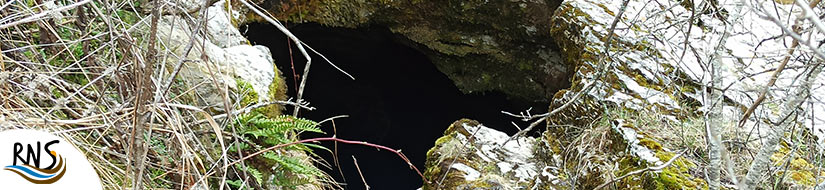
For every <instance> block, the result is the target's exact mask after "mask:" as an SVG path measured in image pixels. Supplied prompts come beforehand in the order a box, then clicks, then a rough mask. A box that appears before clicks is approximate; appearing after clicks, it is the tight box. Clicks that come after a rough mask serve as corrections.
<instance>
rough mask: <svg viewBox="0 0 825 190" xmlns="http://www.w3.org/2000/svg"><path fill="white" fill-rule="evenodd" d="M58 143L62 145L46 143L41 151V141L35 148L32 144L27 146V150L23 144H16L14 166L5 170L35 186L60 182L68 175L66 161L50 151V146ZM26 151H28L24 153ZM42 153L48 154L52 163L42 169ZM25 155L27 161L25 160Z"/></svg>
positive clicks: (54, 141)
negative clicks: (64, 175)
mask: <svg viewBox="0 0 825 190" xmlns="http://www.w3.org/2000/svg"><path fill="white" fill-rule="evenodd" d="M57 143H60V141H59V140H52V141H49V142H46V143H45V144H44V145H43V146H42V151H41V142H40V141H37V144H36V145H34V147H33V146H32V144H26V148H25V149H24V148H23V143H20V142H15V143H14V145H13V148H12V149H13V150H14V151H13V153H12V156H13V158H12V164H11V165H8V166H6V167H5V168H4V169H5V170H8V171H12V172H14V173H16V174H17V175H20V177H23V179H26V181H29V182H32V183H35V184H52V183H54V182H56V181H57V180H60V178H63V174H66V159H64V158H63V156H60V155H58V154H57V153H56V152H55V151H53V150H51V149H49V146H51V145H53V144H57ZM24 150H26V151H25V152H24ZM41 153H46V154H48V156H49V157H50V158H51V159H50V160H51V163H50V164H49V165H48V166H45V167H42V168H41V167H40V163H41V155H42V154H41ZM24 155H25V159H24V158H23V157H24ZM18 161H19V162H18ZM32 164H33V165H32Z"/></svg>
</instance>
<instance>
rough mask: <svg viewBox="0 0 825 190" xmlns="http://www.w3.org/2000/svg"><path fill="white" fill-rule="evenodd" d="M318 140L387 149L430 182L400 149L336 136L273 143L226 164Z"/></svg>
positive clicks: (233, 163)
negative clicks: (273, 144)
mask: <svg viewBox="0 0 825 190" xmlns="http://www.w3.org/2000/svg"><path fill="white" fill-rule="evenodd" d="M318 141H337V142H341V143H346V144H359V145H364V146H369V147H375V148H378V149H383V150H387V151H391V152H394V153H395V154H396V155H398V157H401V159H402V160H404V162H407V164H408V165H410V168H412V169H413V170H415V172H416V173H418V175H419V176H421V179H422V180H424V182H425V183H430V182H429V181H428V180H427V177H424V174H423V173H421V171H420V170H418V168H416V167H415V165H413V164H412V162H410V159H409V158H407V156H405V155H404V153H401V151H400V150H394V149H391V148H389V147H386V146H382V145H377V144H372V143H368V142H363V141H351V140H344V139H339V138H336V137H321V138H311V139H304V140H299V141H295V142H291V143H286V144H279V145H275V146H272V147H269V148H266V149H263V150H261V151H258V152H255V153H252V154H250V155H247V156H245V157H243V158H241V159H239V160H236V161H234V162H231V163H229V164H228V165H235V164H237V163H238V162H241V161H244V160H246V159H249V158H252V157H254V156H257V155H259V154H263V153H264V152H267V151H271V150H275V149H279V148H283V147H286V146H290V145H296V144H301V143H308V142H318Z"/></svg>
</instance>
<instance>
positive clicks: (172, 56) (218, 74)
mask: <svg viewBox="0 0 825 190" xmlns="http://www.w3.org/2000/svg"><path fill="white" fill-rule="evenodd" d="M193 6H194V5H193ZM206 14H207V15H208V16H209V18H208V19H207V22H206V26H197V25H196V24H191V23H190V22H188V21H187V20H186V19H184V18H183V17H181V16H177V15H168V16H164V17H163V18H162V19H161V21H160V22H159V24H158V37H159V39H160V40H161V41H163V42H164V45H165V46H166V48H167V49H169V52H163V53H164V55H166V56H168V57H169V59H166V60H167V65H168V66H169V67H167V68H169V71H170V72H171V71H172V68H173V67H174V66H175V65H176V64H177V63H178V62H183V65H182V67H181V70H180V74H179V76H180V80H182V81H183V82H184V83H185V84H186V86H193V87H196V88H194V90H195V92H196V93H197V94H198V95H199V96H200V98H198V99H197V100H198V101H199V102H200V103H202V104H203V105H206V106H207V107H209V108H213V109H215V110H218V111H222V110H223V107H224V105H223V102H224V99H223V97H222V95H221V94H222V93H224V89H217V88H216V87H215V85H213V83H212V81H213V80H215V82H217V83H218V84H220V85H218V86H224V85H226V86H228V87H229V88H230V89H238V87H237V83H236V79H239V80H242V81H244V82H246V83H249V84H250V85H251V87H252V89H253V90H254V92H255V94H256V96H257V98H258V100H257V101H259V102H262V101H268V100H276V99H277V98H284V94H285V90H284V88H285V86H284V85H283V84H284V82H283V80H284V79H283V78H282V77H281V76H280V75H281V74H280V72H279V71H278V70H277V69H276V68H275V67H274V60H272V55H271V54H270V51H269V48H267V47H264V46H251V45H249V44H248V43H249V42H248V41H247V40H246V39H245V38H244V37H243V36H242V35H241V34H240V32H239V31H238V29H237V28H236V27H234V26H233V25H232V22H231V20H233V19H232V18H231V17H230V14H229V13H227V12H226V9H225V5H224V3H223V1H219V2H217V3H215V4H214V5H212V6H210V7H209V8H208V9H207V12H206ZM235 19H237V18H235ZM195 27H205V28H207V29H206V30H205V31H208V33H207V34H206V36H202V35H200V34H198V33H192V29H194V28H195ZM192 34H195V36H192ZM189 43H193V44H191V46H192V48H191V50H189V52H186V50H187V49H186V47H187V46H189V45H190V44H189ZM187 53H188V54H187ZM201 84H208V85H201ZM272 110H273V111H278V110H279V109H272Z"/></svg>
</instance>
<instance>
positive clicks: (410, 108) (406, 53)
mask: <svg viewBox="0 0 825 190" xmlns="http://www.w3.org/2000/svg"><path fill="white" fill-rule="evenodd" d="M289 28H290V31H292V33H293V34H295V35H296V36H297V37H298V38H299V39H301V40H302V41H304V42H305V43H306V44H308V45H310V46H311V47H312V48H314V49H315V50H317V51H318V52H320V53H322V54H324V56H326V57H327V58H329V59H330V60H331V61H332V62H333V63H335V64H336V65H338V66H339V67H340V68H341V69H343V70H345V71H347V72H349V73H350V74H352V75H353V76H354V77H355V78H356V80H351V79H349V78H348V77H347V76H345V75H344V74H342V73H340V72H339V71H337V70H336V69H335V68H333V67H332V66H330V65H329V64H328V63H326V62H325V61H324V60H323V59H322V58H321V57H319V56H317V55H314V54H313V57H312V60H313V62H312V69H311V70H310V73H309V78H308V80H307V87H306V88H305V89H304V99H306V100H308V101H309V102H310V103H311V105H312V106H313V107H316V108H317V110H315V111H302V113H301V116H302V117H305V118H309V119H312V120H315V121H320V120H323V119H326V118H329V117H333V116H336V115H349V116H350V117H348V118H342V119H336V120H335V127H336V128H337V136H338V137H339V138H342V139H347V140H358V141H366V142H370V143H375V144H380V145H384V146H387V147H390V148H393V149H401V150H403V151H402V152H403V153H404V154H405V155H407V156H408V157H409V159H410V160H411V161H412V163H413V164H414V165H415V166H416V167H418V168H419V169H420V170H422V172H424V171H423V170H424V161H425V159H426V152H427V150H428V149H429V148H431V147H432V146H433V144H434V142H435V140H436V139H437V138H438V137H440V136H442V135H443V134H442V133H443V132H444V130H445V129H446V128H447V127H448V126H449V125H450V124H451V123H452V122H453V121H456V120H458V119H461V118H470V119H475V120H478V121H480V122H481V123H483V124H485V125H486V126H488V127H491V128H495V129H498V130H501V131H504V132H507V133H508V134H513V133H515V132H516V131H517V130H516V128H515V127H514V126H513V125H512V124H511V123H510V122H511V121H514V120H516V119H514V118H512V117H510V116H506V115H504V114H501V111H509V112H514V113H517V112H519V111H523V110H525V109H527V108H529V107H533V113H542V112H546V111H547V104H546V103H528V102H518V101H513V100H508V99H507V97H505V96H504V95H503V94H502V93H498V92H486V93H474V94H463V93H461V92H460V91H459V90H458V88H457V87H456V86H455V85H454V84H453V82H452V81H451V80H450V79H449V78H447V76H446V75H444V74H443V73H441V72H439V71H438V69H437V68H436V67H435V66H434V65H433V64H432V63H431V62H430V61H429V60H428V59H427V57H426V56H425V55H424V54H422V53H421V52H419V51H417V50H415V49H413V48H410V47H408V46H405V45H402V44H401V43H398V41H399V39H400V37H398V36H396V35H394V34H392V33H391V32H390V31H389V30H388V29H386V28H384V27H366V28H359V29H345V28H333V27H325V26H321V25H319V24H315V23H307V24H298V25H294V26H290V27H289ZM241 31H245V35H246V37H247V38H248V39H249V40H250V41H251V42H252V43H253V44H257V45H264V46H267V47H269V48H270V50H271V51H272V55H273V58H274V59H275V62H276V65H277V67H278V69H280V70H281V71H282V72H283V73H284V74H283V76H284V77H285V78H286V82H287V84H288V85H289V87H288V95H289V96H291V97H294V96H295V92H296V89H295V87H294V84H296V81H294V78H293V77H291V76H292V75H293V69H292V65H293V64H291V62H292V63H294V67H295V68H294V70H295V71H296V72H298V73H299V74H300V73H303V66H304V63H305V62H306V60H305V59H304V58H303V57H302V55H301V54H300V52H298V50H297V48H296V47H295V46H294V44H292V47H291V48H292V50H293V52H292V54H290V47H289V46H288V45H287V44H288V42H287V40H286V37H285V35H283V34H282V33H280V32H279V31H278V30H277V29H276V28H275V27H274V26H272V25H269V24H260V23H253V24H249V25H246V26H244V27H243V28H242V29H241ZM308 51H309V50H308ZM310 54H312V53H311V52H310ZM290 57H292V59H290ZM290 60H292V61H290ZM298 82H300V81H298ZM285 113H292V112H291V111H289V112H285ZM520 125H522V126H526V125H525V124H520ZM322 128H323V129H324V131H326V132H327V134H325V135H317V134H310V135H304V136H303V138H311V137H318V136H332V123H325V124H324V126H322ZM322 145H324V146H326V147H329V148H330V149H332V147H333V146H332V143H331V142H323V143H322ZM338 151H339V152H338V154H339V156H338V158H339V162H340V164H341V166H340V167H341V169H342V170H343V175H344V176H343V177H344V178H345V179H346V180H344V178H342V176H340V174H339V172H338V171H337V169H325V171H326V172H327V173H328V174H330V175H332V176H333V177H334V178H335V179H336V181H338V182H342V183H346V185H344V188H345V189H364V183H363V182H362V181H361V177H360V176H359V174H358V171H357V170H356V167H355V165H354V164H353V161H352V157H351V156H355V157H356V159H357V160H358V165H359V166H360V168H361V173H362V174H363V175H364V178H365V179H366V182H367V183H368V184H369V186H370V187H371V188H372V189H416V188H418V187H421V185H422V180H421V178H420V177H419V176H418V174H416V173H415V171H412V170H410V168H409V167H408V165H407V164H406V163H405V162H404V161H402V160H401V159H400V158H399V157H398V156H397V155H395V154H393V153H391V152H388V151H378V150H377V149H376V148H372V147H365V146H360V145H347V144H340V143H339V144H338ZM318 154H319V155H320V156H321V157H322V158H323V159H324V160H327V162H329V163H333V161H332V155H331V154H330V153H327V152H320V151H318ZM333 168H335V167H334V166H333Z"/></svg>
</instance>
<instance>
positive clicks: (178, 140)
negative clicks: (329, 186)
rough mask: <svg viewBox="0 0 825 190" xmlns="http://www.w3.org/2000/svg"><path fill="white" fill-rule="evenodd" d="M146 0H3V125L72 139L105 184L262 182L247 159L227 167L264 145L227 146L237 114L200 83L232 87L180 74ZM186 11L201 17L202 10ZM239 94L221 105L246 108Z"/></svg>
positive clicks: (194, 18) (173, 186)
mask: <svg viewBox="0 0 825 190" xmlns="http://www.w3.org/2000/svg"><path fill="white" fill-rule="evenodd" d="M139 2H145V1H134V2H132V1H125V0H116V1H80V2H75V1H68V0H58V1H56V2H55V4H52V5H49V3H44V1H42V0H23V1H8V2H3V3H0V51H2V53H0V128H2V129H3V130H5V129H12V128H25V129H39V130H47V131H51V132H53V133H55V134H58V135H59V136H62V137H64V138H65V139H67V140H68V142H70V143H71V144H73V145H74V146H76V147H78V148H79V149H80V150H81V152H83V153H85V154H86V156H87V158H88V159H89V161H90V162H91V164H92V166H93V167H94V168H95V169H96V171H97V173H98V174H99V175H100V178H101V182H102V185H103V186H104V188H105V189H120V188H132V187H134V186H142V187H151V188H166V189H188V188H195V187H203V188H210V189H218V188H221V189H222V188H227V187H229V186H228V185H226V183H225V182H226V181H227V180H232V179H235V180H240V181H242V182H244V183H245V184H246V185H247V186H248V187H251V188H260V187H262V184H258V183H256V182H254V180H253V179H251V177H250V176H252V174H250V173H249V172H248V171H246V170H242V169H238V168H243V167H234V166H230V165H228V163H229V162H233V161H236V160H238V159H239V158H241V157H242V156H244V155H243V154H244V153H245V152H254V151H256V150H259V149H254V148H252V149H249V150H248V151H240V152H235V153H232V154H227V152H228V151H227V150H228V149H229V148H236V147H235V145H236V144H235V143H236V142H238V141H244V139H242V138H239V137H240V136H242V134H236V133H234V132H235V131H234V128H233V127H230V126H232V123H233V122H230V121H232V120H228V119H232V118H233V117H232V116H233V114H228V115H226V114H225V115H222V117H221V118H222V119H215V118H213V115H218V113H214V112H211V111H205V110H213V109H211V108H210V107H207V106H205V105H199V103H198V102H199V101H198V100H200V99H201V97H202V96H204V95H202V94H197V93H195V91H193V90H192V88H196V87H198V86H202V85H214V88H215V89H228V88H227V87H226V86H225V85H223V84H219V83H209V84H199V85H195V86H185V85H183V83H182V82H181V81H178V80H180V79H176V77H175V76H174V75H173V74H172V73H174V72H172V70H173V69H172V68H173V65H168V64H165V63H166V62H167V60H168V56H170V55H169V54H168V52H170V51H169V50H167V49H164V48H165V46H163V44H162V43H161V44H158V45H149V44H150V43H149V42H153V41H152V40H150V39H155V36H153V35H155V34H156V32H154V31H150V30H151V28H153V27H150V25H152V24H153V22H156V21H153V19H151V18H152V17H151V16H145V15H150V14H149V13H147V12H142V11H143V10H142V9H141V8H139V7H140V5H138V4H137V3H139ZM167 6H169V7H167V8H170V9H175V8H176V7H175V6H176V5H167ZM50 10H60V11H50ZM185 15H187V17H186V18H187V19H188V20H189V21H190V22H192V23H197V22H199V21H201V17H200V16H197V15H198V13H197V12H194V13H191V15H190V14H188V13H185ZM192 15H195V16H192ZM155 20H157V19H155ZM199 32H203V31H199ZM149 47H154V48H151V49H156V50H155V51H157V52H158V53H152V51H147V49H150V48H149ZM143 66H146V67H143ZM147 71H148V72H147ZM213 77H214V76H213ZM170 79H172V80H170ZM165 86H170V87H171V89H170V90H165V88H163V87H165ZM141 94H143V95H142V96H141V97H139V95H141ZM238 96H242V95H238V94H235V93H232V92H229V93H228V96H227V95H224V96H223V99H224V107H223V108H222V109H223V110H243V109H242V108H241V106H240V104H239V103H238V101H236V100H237V99H240V98H238ZM138 99H140V100H138ZM248 110H249V109H246V111H248ZM226 116H228V117H226ZM223 118H228V119H223ZM135 126H138V127H137V128H136V127H135ZM139 129H143V131H141V130H139ZM292 138H295V136H293V137H292ZM304 159H311V158H304ZM251 164H254V163H245V162H239V163H238V164H237V165H240V166H246V165H251ZM320 180H321V181H322V182H323V181H324V179H320ZM322 182H317V183H322ZM317 183H316V184H317Z"/></svg>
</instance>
